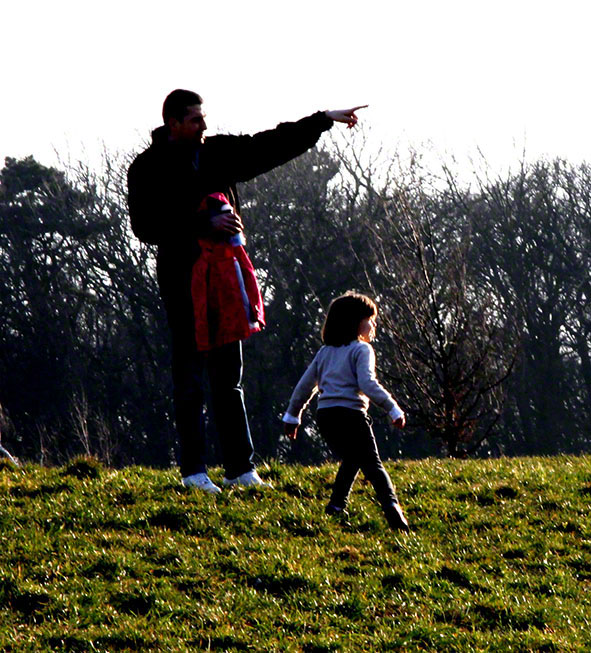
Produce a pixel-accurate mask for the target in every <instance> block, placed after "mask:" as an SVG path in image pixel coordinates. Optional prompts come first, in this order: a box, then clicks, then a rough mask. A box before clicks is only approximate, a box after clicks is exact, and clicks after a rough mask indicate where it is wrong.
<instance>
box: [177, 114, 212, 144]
mask: <svg viewBox="0 0 591 653" xmlns="http://www.w3.org/2000/svg"><path fill="white" fill-rule="evenodd" d="M169 126H170V138H171V139H172V140H173V141H179V142H183V143H192V144H195V145H199V144H200V143H203V141H204V140H205V130H206V129H207V124H206V122H205V113H203V105H201V104H194V105H192V106H190V107H187V114H186V115H185V117H184V118H183V119H182V121H178V120H176V118H171V119H170V121H169Z"/></svg>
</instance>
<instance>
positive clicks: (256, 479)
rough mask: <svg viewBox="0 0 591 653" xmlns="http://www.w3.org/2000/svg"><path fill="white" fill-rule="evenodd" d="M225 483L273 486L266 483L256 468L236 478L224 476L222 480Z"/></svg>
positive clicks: (245, 485)
mask: <svg viewBox="0 0 591 653" xmlns="http://www.w3.org/2000/svg"><path fill="white" fill-rule="evenodd" d="M222 483H223V484H224V485H242V486H244V487H271V488H272V487H273V486H272V485H271V483H265V481H263V479H262V478H261V477H260V476H259V475H258V474H257V471H256V469H253V470H252V471H250V472H244V474H240V476H237V477H236V478H224V480H223V481H222Z"/></svg>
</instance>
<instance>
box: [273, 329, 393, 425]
mask: <svg viewBox="0 0 591 653" xmlns="http://www.w3.org/2000/svg"><path fill="white" fill-rule="evenodd" d="M316 392H318V408H319V409H320V408H332V407H334V406H342V407H345V408H352V409H354V410H360V411H363V412H366V411H367V408H368V406H369V402H370V400H371V401H372V402H373V403H374V404H376V405H377V406H379V407H380V408H383V409H384V410H385V411H386V412H387V413H388V414H389V415H390V417H391V418H392V419H393V420H396V419H398V418H399V417H402V415H404V413H403V411H402V410H401V408H400V406H399V405H398V404H397V403H396V401H395V399H394V398H393V397H392V396H391V395H390V393H389V392H388V391H387V390H386V389H385V388H384V387H383V386H382V385H380V383H379V382H378V380H377V379H376V373H375V354H374V351H373V347H372V346H371V345H370V344H369V343H367V342H361V341H359V340H353V342H350V343H349V344H348V345H342V346H341V347H332V346H329V345H324V346H323V347H321V348H320V349H319V350H318V353H317V354H316V356H315V357H314V360H313V361H312V362H311V363H310V365H309V366H308V369H307V370H306V371H305V372H304V374H303V376H302V378H301V379H300V380H299V382H298V384H297V385H296V387H295V390H294V391H293V394H292V396H291V400H290V402H289V406H288V408H287V412H286V413H285V415H284V416H283V421H284V422H288V423H290V424H299V423H300V418H301V414H302V411H303V410H304V409H305V408H306V406H307V405H308V403H309V402H310V400H311V399H312V397H313V396H314V395H315V394H316Z"/></svg>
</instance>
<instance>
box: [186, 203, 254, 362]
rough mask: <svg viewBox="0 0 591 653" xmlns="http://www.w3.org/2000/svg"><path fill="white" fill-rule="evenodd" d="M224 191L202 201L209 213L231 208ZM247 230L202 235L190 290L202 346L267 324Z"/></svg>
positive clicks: (203, 210) (209, 346)
mask: <svg viewBox="0 0 591 653" xmlns="http://www.w3.org/2000/svg"><path fill="white" fill-rule="evenodd" d="M232 210H233V209H232V206H231V205H230V203H229V202H228V199H227V198H226V196H225V195H224V194H223V193H212V194H210V195H208V196H207V197H206V198H205V199H204V200H203V201H202V203H201V206H200V207H199V212H200V213H206V214H208V216H212V215H218V214H220V213H226V212H231V211H232ZM245 243H246V241H245V239H244V234H243V233H238V234H235V235H233V236H231V237H230V238H225V239H223V240H214V239H204V238H202V239H200V240H199V245H200V247H201V254H200V256H199V258H198V259H197V261H196V262H195V265H194V266H193V275H192V281H191V293H192V296H193V310H194V314H195V339H196V341H197V349H198V350H199V351H207V350H210V349H212V348H214V347H220V346H221V345H224V344H227V343H230V342H236V341H237V340H244V339H245V338H248V337H249V336H250V335H251V334H252V333H255V332H257V331H260V330H261V329H262V328H263V327H264V326H265V310H264V306H263V300H262V297H261V293H260V290H259V287H258V283H257V279H256V275H255V271H254V267H253V265H252V263H251V261H250V259H249V258H248V255H247V253H246V250H245V249H244V245H245Z"/></svg>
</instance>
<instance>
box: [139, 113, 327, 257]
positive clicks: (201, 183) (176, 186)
mask: <svg viewBox="0 0 591 653" xmlns="http://www.w3.org/2000/svg"><path fill="white" fill-rule="evenodd" d="M332 124H333V121H332V120H331V119H330V118H328V117H327V116H326V115H325V114H324V113H323V112H318V113H315V114H313V115H311V116H308V117H307V118H303V119H302V120H299V121H297V122H286V123H282V124H280V125H278V126H277V127H276V128H275V129H270V130H268V131H264V132H260V133H258V134H255V135H253V136H232V135H218V136H212V137H210V138H206V139H205V142H204V143H203V144H201V145H200V146H198V147H196V146H187V145H185V144H180V143H175V142H170V141H168V133H167V130H166V128H165V127H159V128H158V129H156V130H154V132H153V133H152V144H151V145H150V147H149V148H148V149H147V150H145V151H144V152H142V153H141V154H139V155H138V156H137V158H136V159H135V160H134V162H133V163H132V164H131V166H130V168H129V171H128V203H129V214H130V217H131V227H132V229H133V232H134V234H135V235H136V236H137V237H138V238H139V239H140V240H141V241H143V242H146V243H151V244H154V245H158V246H159V255H160V256H161V255H165V257H166V258H168V256H174V257H178V256H179V255H182V253H183V252H186V253H187V254H188V253H189V251H190V250H193V249H194V248H195V246H196V240H197V238H198V237H202V236H207V235H209V234H208V231H209V229H210V225H209V222H208V221H205V222H204V221H203V220H202V221H199V220H198V219H197V212H198V207H199V204H200V202H201V200H202V199H203V198H204V197H205V196H206V195H208V194H209V193H215V192H221V193H225V194H226V196H227V197H228V198H229V199H230V202H231V203H232V204H233V205H234V207H235V209H236V210H238V208H239V206H238V198H237V194H236V183H237V182H242V181H247V180H249V179H252V178H253V177H256V176H257V175H260V174H262V173H264V172H267V171H269V170H271V169H273V168H275V167H276V166H279V165H281V164H282V163H285V162H287V161H289V160H290V159H293V158H294V157H296V156H298V155H300V154H302V153H303V152H305V151H306V150H308V149H310V148H311V147H313V146H314V145H315V144H316V142H317V141H318V139H319V138H320V135H321V134H322V132H324V131H325V130H327V129H329V128H330V127H331V126H332Z"/></svg>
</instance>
